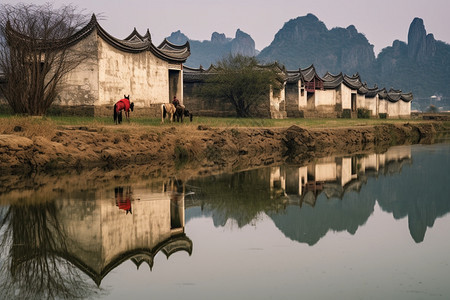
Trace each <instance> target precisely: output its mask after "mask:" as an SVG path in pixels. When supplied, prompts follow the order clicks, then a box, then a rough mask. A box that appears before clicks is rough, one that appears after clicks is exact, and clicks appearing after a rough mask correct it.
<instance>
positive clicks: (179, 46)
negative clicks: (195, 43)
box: [157, 38, 191, 51]
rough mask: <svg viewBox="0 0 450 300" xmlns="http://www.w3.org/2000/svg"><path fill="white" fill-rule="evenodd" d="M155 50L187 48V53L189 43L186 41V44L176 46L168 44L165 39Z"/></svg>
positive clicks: (189, 47)
mask: <svg viewBox="0 0 450 300" xmlns="http://www.w3.org/2000/svg"><path fill="white" fill-rule="evenodd" d="M157 48H158V49H162V48H170V49H174V50H184V49H185V48H188V50H189V51H190V50H191V46H190V44H189V41H186V43H184V44H183V45H177V44H174V43H172V42H170V41H169V40H168V39H167V38H164V40H163V41H162V42H161V44H159V46H158V47H157Z"/></svg>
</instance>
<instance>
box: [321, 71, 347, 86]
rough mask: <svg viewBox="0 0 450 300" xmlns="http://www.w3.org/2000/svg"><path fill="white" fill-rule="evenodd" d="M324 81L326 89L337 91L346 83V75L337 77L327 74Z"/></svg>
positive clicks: (340, 74)
mask: <svg viewBox="0 0 450 300" xmlns="http://www.w3.org/2000/svg"><path fill="white" fill-rule="evenodd" d="M322 79H323V87H324V88H325V89H335V88H337V87H338V86H339V85H340V84H341V83H342V82H343V81H344V75H342V72H341V73H339V74H337V75H333V74H331V73H330V72H327V73H326V74H325V75H324V76H323V77H322Z"/></svg>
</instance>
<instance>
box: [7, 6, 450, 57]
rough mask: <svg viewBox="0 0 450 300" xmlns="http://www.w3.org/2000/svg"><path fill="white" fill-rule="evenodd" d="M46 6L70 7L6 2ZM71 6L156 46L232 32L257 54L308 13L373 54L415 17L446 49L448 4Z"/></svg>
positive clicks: (402, 36) (118, 33)
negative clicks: (351, 35)
mask: <svg viewBox="0 0 450 300" xmlns="http://www.w3.org/2000/svg"><path fill="white" fill-rule="evenodd" d="M2 2H3V3H10V4H13V3H18V2H26V3H36V4H41V3H46V2H52V3H54V4H55V6H56V7H58V6H59V5H61V3H66V4H67V3H70V1H62V0H55V1H48V0H47V1H45V0H33V1H11V0H2ZM71 3H72V4H74V5H76V6H78V7H79V8H80V9H85V12H86V13H89V14H90V13H96V14H100V13H101V14H102V15H103V18H104V19H103V20H101V21H100V24H101V26H102V27H103V28H104V29H106V30H107V31H108V32H109V33H110V34H112V35H113V36H115V37H117V38H125V37H126V36H128V34H130V33H131V31H132V30H133V28H134V27H136V29H137V30H138V31H139V32H140V33H141V34H145V32H146V30H147V28H148V29H149V30H150V33H151V35H152V41H153V44H155V45H156V46H158V45H159V44H160V43H161V42H162V40H163V39H164V38H165V37H167V36H169V35H170V34H171V33H172V32H173V31H177V30H181V32H183V33H184V34H186V35H187V36H188V37H189V38H190V39H193V40H209V39H210V38H211V34H212V33H213V32H214V31H217V32H219V33H225V35H226V36H227V37H234V36H235V33H236V30H237V29H238V28H239V29H241V30H242V31H244V32H246V33H248V34H250V35H251V36H252V38H253V39H254V40H255V43H256V48H257V49H258V50H262V49H263V48H265V47H267V46H268V45H269V44H270V43H271V42H272V40H273V38H274V36H275V34H276V33H277V32H278V30H280V29H281V27H282V26H283V25H284V23H286V22H287V21H289V20H290V19H293V18H296V17H299V16H304V15H306V14H307V13H313V14H314V15H316V16H317V17H318V18H319V19H320V20H321V21H323V22H324V23H325V25H326V26H327V28H328V29H331V28H333V27H347V26H349V25H355V27H356V29H357V30H358V31H359V32H362V33H364V34H365V35H366V37H367V39H368V40H369V42H370V43H371V44H373V45H374V46H375V47H374V50H375V54H378V53H379V52H380V50H381V49H382V48H384V47H387V46H391V45H392V42H393V41H394V40H395V39H399V40H401V41H407V36H408V28H409V25H410V24H411V22H412V20H413V19H414V17H420V18H422V19H423V20H424V24H425V29H426V31H427V33H433V34H434V37H435V39H437V40H441V41H444V42H446V43H450V16H449V14H450V1H449V0H428V1H418V0H378V1H364V0H332V1H320V0H316V1H311V0H309V1H303V0H271V1H266V0H127V1H117V0H79V1H72V2H71Z"/></svg>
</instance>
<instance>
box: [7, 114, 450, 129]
mask: <svg viewBox="0 0 450 300" xmlns="http://www.w3.org/2000/svg"><path fill="white" fill-rule="evenodd" d="M423 122H425V121H424V120H422V119H418V118H415V119H300V118H298V119H292V118H290V119H278V120H277V119H256V118H240V119H239V118H212V117H195V118H194V121H193V122H192V123H191V122H189V121H188V122H184V123H182V124H181V123H176V122H174V123H170V122H167V121H166V122H165V123H164V124H161V119H159V118H142V117H137V118H134V117H132V118H131V121H130V122H129V123H128V122H126V121H125V122H124V123H123V125H119V126H117V128H120V126H122V127H129V126H130V125H131V126H133V125H135V126H137V127H141V126H144V127H167V126H195V127H197V126H198V125H203V126H208V127H289V126H292V125H297V126H300V127H306V128H337V127H355V126H375V125H382V124H404V123H423ZM25 123H26V124H28V125H34V126H37V127H41V126H93V127H97V126H99V127H102V126H109V125H114V124H113V121H112V118H107V117H78V116H63V117H57V116H50V117H21V116H9V115H0V126H2V127H4V126H8V125H9V126H11V125H13V124H17V125H21V124H25ZM442 123H443V124H444V126H445V127H447V128H450V121H443V122H442Z"/></svg>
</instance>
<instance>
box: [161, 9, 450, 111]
mask: <svg viewBox="0 0 450 300" xmlns="http://www.w3.org/2000/svg"><path fill="white" fill-rule="evenodd" d="M167 39H168V40H169V41H170V42H172V43H175V44H184V43H185V42H186V41H189V43H190V46H191V56H190V57H189V58H188V60H187V61H186V63H185V64H186V65H187V66H189V67H194V68H198V67H199V66H203V68H208V67H209V66H210V65H211V64H214V63H215V62H216V61H217V60H219V59H221V58H222V57H223V56H224V55H228V54H230V53H231V54H232V55H236V54H242V55H246V56H256V57H257V58H258V60H260V61H261V62H262V63H270V62H273V61H278V62H279V63H281V64H283V65H284V66H285V67H286V68H287V69H288V70H297V69H299V68H302V69H303V68H306V67H308V66H310V65H311V64H314V66H315V68H316V70H317V72H318V73H319V74H320V75H324V74H325V73H326V72H327V71H328V72H330V73H333V74H339V73H340V72H343V73H345V74H348V75H353V74H355V73H357V72H358V73H359V74H360V75H361V78H362V80H363V81H366V82H367V83H368V84H369V86H373V85H374V84H377V85H378V87H379V88H383V87H386V88H387V89H389V88H391V87H393V88H395V89H400V90H402V91H403V92H410V91H411V92H413V94H414V99H415V100H414V102H413V107H414V106H415V108H416V109H417V108H418V109H423V108H424V107H425V106H427V105H429V104H430V103H431V102H430V101H431V100H432V99H431V98H430V97H431V96H433V95H435V96H437V97H434V98H433V99H434V100H436V99H438V100H442V101H441V102H440V103H434V104H435V105H436V106H438V107H439V106H441V105H443V106H446V105H447V106H448V105H449V104H450V84H449V82H448V81H449V79H450V45H449V44H446V43H445V42H442V41H438V40H435V38H434V36H433V34H431V33H430V34H427V32H426V30H425V26H424V22H423V20H422V19H420V18H415V19H414V20H413V21H412V23H411V25H410V27H409V32H408V41H407V42H403V41H399V40H395V41H394V42H393V43H392V46H390V47H386V48H384V49H382V51H381V52H380V54H379V55H378V57H375V53H374V50H373V45H371V44H370V42H369V41H368V40H367V38H366V37H365V35H364V34H363V33H360V32H358V30H357V29H356V28H355V26H353V25H350V26H348V27H347V28H340V27H336V28H332V29H330V30H329V29H328V28H327V27H326V25H325V24H324V23H323V22H322V21H320V20H319V19H318V18H317V17H316V16H314V15H313V14H308V15H306V16H303V17H298V18H296V19H291V20H289V21H288V22H286V23H285V24H284V26H283V27H282V28H281V29H280V30H279V31H278V32H277V34H276V35H275V37H274V40H273V41H272V43H271V44H270V45H269V46H267V47H266V48H264V49H263V50H262V51H261V52H258V51H257V50H256V49H255V42H254V40H253V39H252V37H251V36H250V35H249V34H247V33H245V32H243V31H241V30H239V29H238V30H237V31H236V35H235V37H234V38H229V37H226V36H225V34H223V33H222V34H221V33H217V32H214V33H213V34H212V36H211V40H209V41H208V40H205V41H196V40H190V39H189V38H188V37H187V36H186V35H184V34H183V33H182V32H181V31H177V32H173V33H172V34H171V35H170V36H169V37H167Z"/></svg>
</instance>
